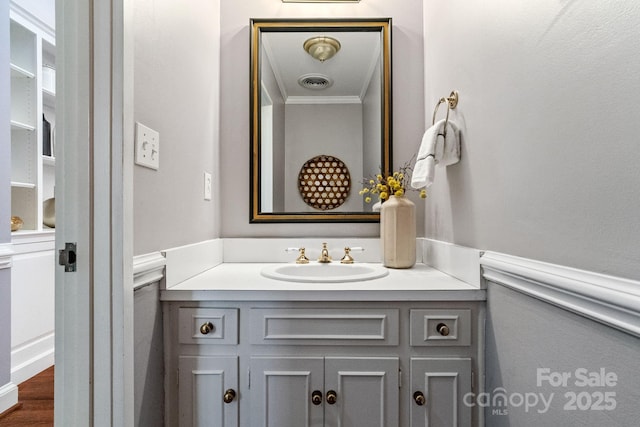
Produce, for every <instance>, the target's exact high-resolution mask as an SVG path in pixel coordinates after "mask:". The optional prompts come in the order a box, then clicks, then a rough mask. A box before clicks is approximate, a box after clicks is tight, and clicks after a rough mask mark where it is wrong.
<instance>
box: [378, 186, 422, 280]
mask: <svg viewBox="0 0 640 427" xmlns="http://www.w3.org/2000/svg"><path fill="white" fill-rule="evenodd" d="M380 242H381V244H382V248H381V249H382V263H383V264H384V266H385V267H391V268H411V267H413V265H414V264H415V263H416V205H415V204H414V203H413V202H412V201H411V200H409V199H408V198H406V197H404V196H401V197H396V196H391V197H389V200H387V201H386V202H384V203H383V204H382V209H381V210H380Z"/></svg>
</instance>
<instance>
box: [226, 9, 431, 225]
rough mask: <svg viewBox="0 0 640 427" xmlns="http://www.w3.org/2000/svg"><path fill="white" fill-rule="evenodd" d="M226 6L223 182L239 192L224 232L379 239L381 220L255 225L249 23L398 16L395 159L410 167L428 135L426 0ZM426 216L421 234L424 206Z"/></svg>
mask: <svg viewBox="0 0 640 427" xmlns="http://www.w3.org/2000/svg"><path fill="white" fill-rule="evenodd" d="M221 6H222V7H221V55H222V56H221V67H222V68H221V78H222V87H221V108H220V115H221V120H220V131H221V133H220V143H221V146H220V148H221V162H220V167H221V173H222V176H223V183H225V182H226V183H227V186H230V185H233V187H234V190H235V191H230V192H228V197H227V199H226V203H224V204H223V205H221V209H222V212H221V215H222V232H221V234H222V236H223V237H259V236H309V237H312V236H324V237H328V236H339V235H340V236H344V235H345V233H346V234H348V235H349V236H378V235H379V226H378V224H249V195H248V194H247V193H248V191H249V54H248V52H249V20H250V18H291V17H296V18H317V17H328V18H337V17H340V18H349V17H361V18H368V17H391V18H393V24H392V25H393V28H392V43H393V68H392V73H393V118H394V119H393V143H394V147H395V148H394V153H393V154H394V158H395V159H396V160H395V163H396V164H399V165H402V164H403V163H404V162H405V161H406V160H408V159H410V158H411V156H412V155H413V154H415V152H416V151H417V149H418V144H419V142H420V138H421V137H422V133H423V132H424V127H423V125H424V123H423V122H424V120H423V117H424V105H423V92H422V88H423V72H422V58H423V49H422V46H423V41H422V0H398V1H388V0H366V1H362V2H360V3H346V4H326V3H316V4H313V3H282V2H281V1H280V0H277V1H271V0H268V1H267V0H236V1H224V2H222V3H221ZM356 194H357V193H356ZM418 213H419V218H418V234H419V235H420V234H421V230H422V228H423V221H422V210H419V212H418Z"/></svg>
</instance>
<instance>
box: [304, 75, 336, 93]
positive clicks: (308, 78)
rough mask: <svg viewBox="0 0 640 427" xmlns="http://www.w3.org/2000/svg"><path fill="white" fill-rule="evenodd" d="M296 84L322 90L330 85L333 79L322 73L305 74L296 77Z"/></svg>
mask: <svg viewBox="0 0 640 427" xmlns="http://www.w3.org/2000/svg"><path fill="white" fill-rule="evenodd" d="M298 84H299V85H300V86H302V87H304V88H307V89H313V90H322V89H326V88H328V87H331V85H332V84H333V80H331V79H330V78H329V77H327V76H324V75H322V74H305V75H304V76H302V77H300V78H299V79H298Z"/></svg>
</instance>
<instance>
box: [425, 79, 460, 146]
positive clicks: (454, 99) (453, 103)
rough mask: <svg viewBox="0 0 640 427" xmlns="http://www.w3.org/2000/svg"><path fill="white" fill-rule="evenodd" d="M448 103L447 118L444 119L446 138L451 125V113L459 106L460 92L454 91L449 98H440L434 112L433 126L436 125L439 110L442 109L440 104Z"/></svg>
mask: <svg viewBox="0 0 640 427" xmlns="http://www.w3.org/2000/svg"><path fill="white" fill-rule="evenodd" d="M445 102H446V103H447V116H446V117H445V119H444V136H447V125H448V124H449V111H451V110H455V108H456V107H457V106H458V91H456V90H454V91H452V92H451V94H450V95H449V97H448V98H440V99H439V100H438V103H437V104H436V108H435V109H434V110H433V118H432V120H431V125H435V124H436V115H437V114H438V108H440V104H443V103H445Z"/></svg>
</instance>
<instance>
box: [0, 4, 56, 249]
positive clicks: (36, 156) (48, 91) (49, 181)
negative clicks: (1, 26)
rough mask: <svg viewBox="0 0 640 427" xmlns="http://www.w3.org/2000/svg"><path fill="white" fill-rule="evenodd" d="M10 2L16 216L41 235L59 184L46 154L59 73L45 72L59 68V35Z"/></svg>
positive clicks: (24, 230)
mask: <svg viewBox="0 0 640 427" xmlns="http://www.w3.org/2000/svg"><path fill="white" fill-rule="evenodd" d="M10 3H11V4H10V5H9V18H10V23H9V24H10V34H9V36H10V37H9V50H10V52H9V53H10V55H9V63H10V70H11V72H10V74H11V86H10V90H11V92H10V96H11V113H10V119H11V120H10V123H11V126H10V127H11V160H10V161H11V163H10V164H11V178H10V181H11V215H12V216H18V217H20V218H21V219H22V220H23V226H22V229H21V233H22V234H20V235H24V233H32V234H30V236H38V235H39V234H38V233H41V232H42V231H43V230H47V231H49V230H48V229H47V227H46V226H44V225H43V216H44V213H43V208H42V203H43V201H44V200H46V199H48V198H50V197H53V189H54V186H55V159H54V157H53V156H44V154H45V153H46V154H53V151H48V148H45V147H44V145H45V142H46V141H47V139H48V137H49V135H48V133H49V132H50V133H51V134H52V133H53V132H52V129H54V128H55V124H56V112H55V105H56V101H55V93H54V92H55V76H54V75H53V73H51V72H49V71H48V70H47V71H45V70H43V68H46V67H49V68H55V38H54V37H55V36H54V30H53V28H51V27H49V26H48V25H47V24H46V23H45V22H43V21H41V20H39V19H37V17H35V16H33V15H31V14H30V13H29V11H28V10H26V9H24V8H23V7H20V6H18V5H17V4H14V3H15V2H14V1H11V2H10ZM45 120H46V121H47V122H48V123H49V126H47V125H46V123H45ZM35 238H37V237H34V239H35Z"/></svg>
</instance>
